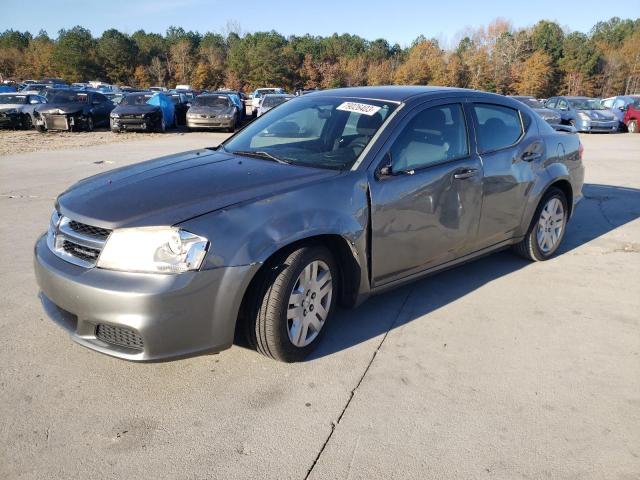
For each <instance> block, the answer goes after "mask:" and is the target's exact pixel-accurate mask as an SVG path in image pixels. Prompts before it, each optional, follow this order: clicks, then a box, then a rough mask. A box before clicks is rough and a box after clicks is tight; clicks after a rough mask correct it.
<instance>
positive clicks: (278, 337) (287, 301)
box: [247, 246, 338, 362]
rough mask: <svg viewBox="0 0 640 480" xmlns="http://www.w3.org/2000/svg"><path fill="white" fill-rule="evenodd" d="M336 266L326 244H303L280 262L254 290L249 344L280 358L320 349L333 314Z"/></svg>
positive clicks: (301, 356) (300, 356) (286, 359)
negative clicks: (321, 340) (318, 346)
mask: <svg viewBox="0 0 640 480" xmlns="http://www.w3.org/2000/svg"><path fill="white" fill-rule="evenodd" d="M337 273H338V272H337V267H336V263H335V261H334V259H333V256H332V255H331V253H330V252H329V251H328V250H327V249H326V248H325V247H322V246H307V247H302V248H299V249H298V250H295V251H294V252H292V253H290V254H289V255H287V256H286V257H284V256H283V257H281V258H280V259H279V260H277V261H276V262H275V263H274V264H273V265H272V268H269V269H268V270H267V273H266V274H265V276H264V278H263V279H262V281H261V282H260V285H259V286H258V287H257V289H256V290H255V291H254V292H253V293H254V294H255V295H256V298H255V303H254V306H253V308H252V309H251V311H250V312H249V318H248V322H247V334H248V339H249V343H251V344H252V345H253V346H255V347H256V349H257V350H258V351H259V352H260V353H262V354H263V355H266V356H268V357H271V358H273V359H276V360H280V361H284V362H296V361H300V360H303V359H304V358H305V357H306V356H307V355H309V353H310V352H311V351H312V350H313V349H314V348H315V347H316V345H317V344H318V343H319V341H320V338H321V337H322V334H323V332H324V331H325V330H326V327H325V325H326V323H327V321H328V319H329V317H330V316H331V313H332V312H333V308H334V304H335V297H336V293H337V278H338V275H337Z"/></svg>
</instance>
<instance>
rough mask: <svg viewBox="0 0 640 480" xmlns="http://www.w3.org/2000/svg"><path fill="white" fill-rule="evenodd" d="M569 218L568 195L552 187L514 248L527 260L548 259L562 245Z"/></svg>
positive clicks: (538, 260)
mask: <svg viewBox="0 0 640 480" xmlns="http://www.w3.org/2000/svg"><path fill="white" fill-rule="evenodd" d="M568 220H569V209H568V205H567V197H566V196H565V194H564V193H563V192H562V190H559V189H557V188H550V189H549V190H548V191H547V193H546V194H545V195H544V197H542V201H541V202H540V204H539V205H538V208H537V209H536V213H535V215H534V216H533V221H532V222H531V225H530V226H529V230H528V231H527V234H526V235H525V237H524V239H522V241H521V242H520V243H518V244H516V245H514V250H515V251H516V253H518V255H520V256H522V257H524V258H526V259H527V260H532V261H534V262H541V261H543V260H548V259H549V258H551V256H553V254H554V253H555V252H556V250H557V249H558V247H559V246H560V243H561V242H562V239H563V238H564V232H565V230H566V228H567V221H568Z"/></svg>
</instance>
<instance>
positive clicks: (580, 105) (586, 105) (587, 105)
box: [569, 98, 604, 110]
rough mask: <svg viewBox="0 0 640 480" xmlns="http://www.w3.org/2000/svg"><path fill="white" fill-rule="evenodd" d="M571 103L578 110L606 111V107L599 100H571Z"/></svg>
mask: <svg viewBox="0 0 640 480" xmlns="http://www.w3.org/2000/svg"><path fill="white" fill-rule="evenodd" d="M569 103H570V104H571V106H572V107H573V108H575V109H576V110H604V107H603V106H602V104H601V103H600V100H598V99H597V98H579V99H576V100H569Z"/></svg>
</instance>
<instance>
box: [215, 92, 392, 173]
mask: <svg viewBox="0 0 640 480" xmlns="http://www.w3.org/2000/svg"><path fill="white" fill-rule="evenodd" d="M396 108H397V104H395V103H391V102H384V101H379V100H351V99H350V100H347V99H344V98H335V97H324V96H323V97H316V98H313V97H299V98H296V99H293V100H291V101H289V102H286V103H285V104H284V105H281V106H280V107H278V108H277V109H276V110H274V111H273V112H271V113H269V115H266V116H264V117H259V118H258V119H256V120H255V121H253V123H251V124H249V125H248V126H247V127H245V129H244V130H242V131H241V132H240V133H238V134H237V135H236V136H234V137H232V138H231V139H229V140H228V141H227V142H225V143H224V144H223V146H222V149H223V150H225V151H228V152H243V153H242V154H246V153H249V154H253V155H251V156H258V155H260V156H262V157H264V158H266V157H269V158H270V159H271V160H274V159H275V160H279V161H282V162H287V163H292V164H296V165H306V166H311V167H320V168H333V169H339V170H345V169H349V168H351V166H352V165H353V164H354V163H355V161H356V160H357V158H358V156H359V155H360V154H361V153H362V151H363V150H364V149H365V147H366V146H367V145H368V144H369V142H370V141H371V139H372V138H373V136H374V135H375V133H376V132H377V131H378V129H379V128H380V126H381V125H382V123H383V122H384V121H385V119H387V118H388V117H389V115H390V114H391V112H393V111H394V110H395V109H396Z"/></svg>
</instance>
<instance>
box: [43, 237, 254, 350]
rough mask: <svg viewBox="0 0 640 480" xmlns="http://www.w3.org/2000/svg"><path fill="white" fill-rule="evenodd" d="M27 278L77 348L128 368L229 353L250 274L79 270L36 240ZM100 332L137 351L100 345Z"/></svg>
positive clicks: (241, 270)
mask: <svg viewBox="0 0 640 480" xmlns="http://www.w3.org/2000/svg"><path fill="white" fill-rule="evenodd" d="M34 264H35V273H36V279H37V282H38V285H39V287H40V289H41V292H42V293H41V300H42V303H43V306H44V308H45V311H46V312H47V314H48V315H49V316H50V317H51V318H52V319H53V320H54V321H56V323H58V324H59V325H60V326H62V327H63V328H65V329H66V330H67V331H68V332H69V334H70V335H71V338H72V339H73V340H75V341H76V342H78V343H80V344H81V345H84V346H85V347H88V348H91V349H93V350H97V351H99V352H102V353H106V354H108V355H112V356H115V357H119V358H123V359H126V360H134V361H153V360H162V359H167V358H172V357H182V356H188V355H193V354H196V353H201V352H219V351H221V350H224V349H226V348H228V347H230V346H231V344H232V343H233V338H234V331H235V323H236V319H237V317H238V312H239V309H240V304H241V302H242V297H243V294H244V292H245V290H246V288H247V287H248V285H249V282H250V280H251V278H252V277H253V275H254V273H255V272H256V271H257V269H258V266H257V265H252V266H240V267H224V268H215V269H211V270H203V271H198V272H186V273H182V274H177V275H162V274H141V273H128V272H116V271H111V270H104V269H100V268H89V269H87V268H82V267H79V266H76V265H73V264H71V263H69V262H66V261H64V260H62V259H60V258H59V257H57V256H55V255H54V254H53V253H52V252H51V251H50V250H49V248H48V247H47V245H46V237H45V236H43V237H41V238H40V239H39V240H38V242H37V243H36V246H35V259H34ZM99 325H103V326H104V327H100V328H102V329H103V330H105V329H109V330H110V331H114V330H115V331H117V332H121V333H122V334H123V335H133V336H136V338H138V339H139V340H140V345H136V346H134V347H132V346H131V345H128V344H127V342H117V343H113V342H112V341H111V340H107V341H104V337H101V336H100V335H99V333H98V326H99Z"/></svg>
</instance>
